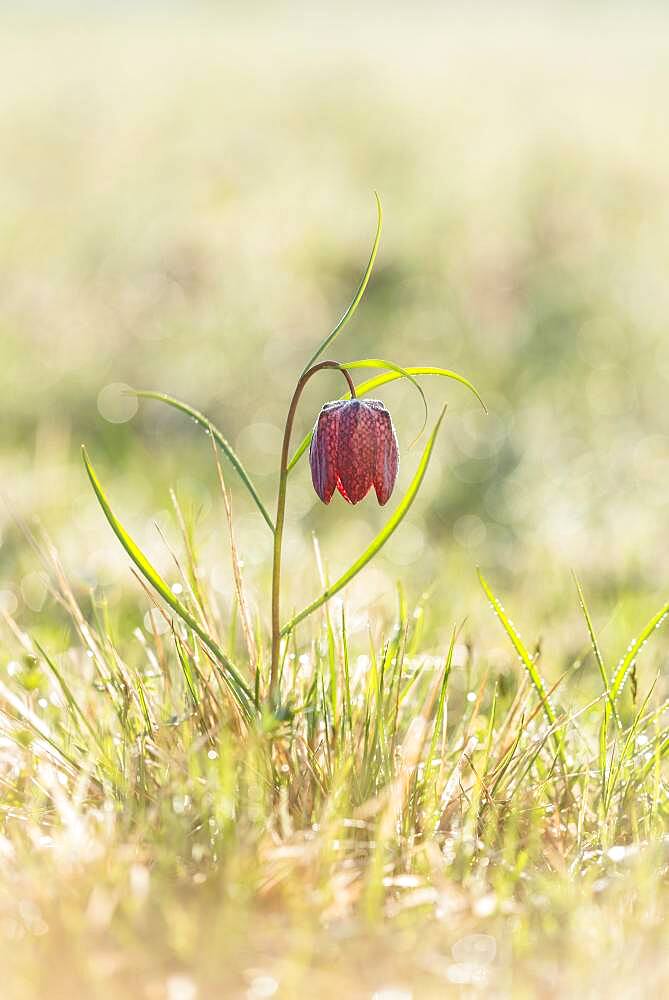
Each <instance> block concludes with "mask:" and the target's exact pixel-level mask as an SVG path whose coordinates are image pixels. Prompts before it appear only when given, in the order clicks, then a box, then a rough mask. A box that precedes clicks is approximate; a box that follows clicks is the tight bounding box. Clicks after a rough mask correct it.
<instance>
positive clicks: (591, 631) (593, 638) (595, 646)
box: [572, 573, 620, 722]
mask: <svg viewBox="0 0 669 1000" xmlns="http://www.w3.org/2000/svg"><path fill="white" fill-rule="evenodd" d="M572 575H573V577H574V583H575V584H576V590H577V592H578V600H579V604H580V605H581V611H582V612H583V617H584V618H585V624H586V626H587V629H588V635H589V636H590V644H591V646H592V651H593V653H594V654H595V660H596V661H597V666H598V668H599V674H600V677H601V678H602V684H603V685H604V690H605V692H606V696H607V698H608V699H609V701H610V703H611V708H612V709H613V714H614V716H615V719H616V722H620V719H619V718H618V711H617V709H616V703H615V701H614V699H613V697H612V695H611V691H610V688H609V678H608V674H607V673H606V667H605V665H604V658H603V657H602V651H601V649H600V648H599V641H598V639H597V633H596V632H595V628H594V625H593V624H592V619H591V617H590V612H589V610H588V605H587V604H586V601H585V594H584V593H583V588H582V587H581V582H580V580H579V579H578V577H577V576H576V573H573V574H572Z"/></svg>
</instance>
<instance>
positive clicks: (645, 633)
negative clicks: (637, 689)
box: [611, 602, 669, 702]
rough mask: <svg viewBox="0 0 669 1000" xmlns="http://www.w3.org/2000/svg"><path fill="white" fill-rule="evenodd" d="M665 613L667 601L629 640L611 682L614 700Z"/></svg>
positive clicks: (667, 610)
mask: <svg viewBox="0 0 669 1000" xmlns="http://www.w3.org/2000/svg"><path fill="white" fill-rule="evenodd" d="M667 615H669V602H667V603H666V604H664V605H663V606H662V607H661V608H660V610H659V611H658V612H657V614H656V615H653V617H652V618H651V620H650V621H649V622H648V624H647V625H646V627H645V628H644V629H642V630H641V632H640V633H639V635H638V637H637V638H636V639H635V640H634V642H631V643H630V644H629V646H628V647H627V651H626V653H625V655H624V656H623V658H622V659H621V661H620V663H619V664H618V667H617V669H616V672H615V676H614V678H613V683H612V684H611V698H612V700H613V701H614V702H616V701H617V700H618V698H619V697H620V695H621V694H622V691H623V688H624V687H625V681H626V680H627V675H628V673H629V672H630V670H631V669H632V665H633V663H634V661H635V660H636V658H637V656H638V655H639V653H640V652H641V650H642V649H643V647H644V646H645V645H646V643H647V642H648V640H649V639H650V637H651V635H652V634H653V632H654V631H655V629H657V628H659V627H660V625H662V623H663V622H664V620H665V618H666V617H667Z"/></svg>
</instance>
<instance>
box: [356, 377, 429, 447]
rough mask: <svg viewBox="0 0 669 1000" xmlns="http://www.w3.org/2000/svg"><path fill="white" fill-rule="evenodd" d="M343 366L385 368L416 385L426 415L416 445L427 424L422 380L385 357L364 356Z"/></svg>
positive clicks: (413, 442) (425, 400)
mask: <svg viewBox="0 0 669 1000" xmlns="http://www.w3.org/2000/svg"><path fill="white" fill-rule="evenodd" d="M341 367H342V368H383V369H385V370H386V371H388V372H394V373H395V374H396V375H398V376H399V377H400V378H406V379H408V380H409V381H410V382H411V384H412V385H414V386H415V387H416V389H417V390H418V392H419V393H420V398H421V399H422V401H423V411H424V416H423V424H422V427H421V429H420V431H419V432H418V434H417V435H416V438H415V439H414V441H412V442H411V443H412V445H414V444H415V443H416V441H417V440H418V438H419V437H420V436H421V434H422V433H423V431H424V430H425V425H426V424H427V399H426V398H425V393H424V392H423V387H422V386H421V384H420V382H419V381H418V380H417V379H416V378H415V377H414V376H413V375H412V374H411V372H410V371H409V370H408V369H406V368H402V367H401V366H400V365H396V364H395V363H394V362H392V361H385V360H384V359H383V358H363V359H362V360H361V361H347V362H346V363H345V364H342V366H341ZM356 392H357V390H356Z"/></svg>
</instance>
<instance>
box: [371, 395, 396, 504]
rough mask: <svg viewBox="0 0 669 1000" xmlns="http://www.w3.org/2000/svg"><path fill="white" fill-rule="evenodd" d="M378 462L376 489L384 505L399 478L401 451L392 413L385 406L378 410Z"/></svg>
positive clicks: (376, 417) (376, 416) (375, 469)
mask: <svg viewBox="0 0 669 1000" xmlns="http://www.w3.org/2000/svg"><path fill="white" fill-rule="evenodd" d="M374 416H375V419H376V464H375V468H374V489H375V490H376V496H377V499H378V501H379V503H380V505H381V506H382V507H383V505H384V504H386V503H388V501H389V500H390V495H391V493H392V492H393V487H394V486H395V480H396V479H397V470H398V468H399V464H400V453H399V448H398V446H397V437H396V435H395V428H394V427H393V422H392V420H391V418H390V414H389V413H388V411H387V410H386V408H385V407H380V408H378V409H377V410H376V412H375V414H374Z"/></svg>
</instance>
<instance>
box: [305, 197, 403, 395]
mask: <svg viewBox="0 0 669 1000" xmlns="http://www.w3.org/2000/svg"><path fill="white" fill-rule="evenodd" d="M374 197H375V198H376V236H375V237H374V243H373V244H372V252H371V253H370V255H369V261H368V262H367V267H366V268H365V273H364V274H363V276H362V280H361V281H360V284H359V285H358V290H357V291H356V293H355V295H354V296H353V300H352V302H351V303H350V304H349V306H348V308H347V309H346V312H345V313H344V314H343V316H342V317H341V319H340V320H339V322H338V323H337V325H336V326H335V328H334V330H331V331H330V333H328V335H327V337H325V338H324V340H322V341H321V343H320V344H319V346H318V349H317V350H316V351H315V353H314V354H313V355H312V356H311V357H310V358H309V360H308V361H307V363H306V365H305V366H304V368H303V369H302V375H304V373H305V372H306V371H308V370H309V368H311V366H312V365H313V364H314V363H315V362H316V361H317V360H318V358H320V356H321V354H322V353H323V351H325V350H326V349H327V348H328V347H329V346H330V344H331V343H332V341H333V340H334V339H335V337H338V336H339V334H340V333H341V332H342V330H343V329H344V327H345V326H346V324H347V323H348V322H349V320H351V319H352V318H353V315H354V314H355V311H356V309H357V308H358V306H359V305H360V300H361V299H362V297H363V295H364V294H365V289H366V288H367V283H368V281H369V279H370V277H371V274H372V270H373V268H374V261H375V260H376V253H377V250H378V249H379V242H380V240H381V226H382V225H383V211H382V209H381V199H380V198H379V196H378V193H377V192H376V191H375V192H374Z"/></svg>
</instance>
